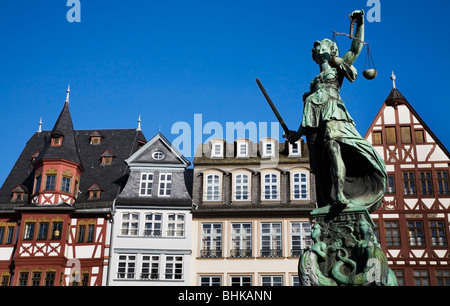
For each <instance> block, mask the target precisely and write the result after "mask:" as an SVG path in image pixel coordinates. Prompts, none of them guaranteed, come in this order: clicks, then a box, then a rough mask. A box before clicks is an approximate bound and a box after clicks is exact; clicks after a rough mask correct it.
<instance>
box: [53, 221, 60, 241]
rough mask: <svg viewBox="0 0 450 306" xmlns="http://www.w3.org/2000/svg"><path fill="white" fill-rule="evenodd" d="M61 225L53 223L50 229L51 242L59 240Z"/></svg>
mask: <svg viewBox="0 0 450 306" xmlns="http://www.w3.org/2000/svg"><path fill="white" fill-rule="evenodd" d="M62 227H63V223H62V222H59V221H58V222H53V228H52V233H51V234H52V240H60V239H61V232H62Z"/></svg>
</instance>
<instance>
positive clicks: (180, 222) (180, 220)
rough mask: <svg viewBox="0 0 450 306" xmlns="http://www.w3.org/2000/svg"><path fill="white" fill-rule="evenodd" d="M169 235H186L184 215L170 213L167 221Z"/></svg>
mask: <svg viewBox="0 0 450 306" xmlns="http://www.w3.org/2000/svg"><path fill="white" fill-rule="evenodd" d="M167 236H169V237H184V215H183V214H170V215H168V222H167Z"/></svg>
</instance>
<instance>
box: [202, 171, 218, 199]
mask: <svg viewBox="0 0 450 306" xmlns="http://www.w3.org/2000/svg"><path fill="white" fill-rule="evenodd" d="M220 178H221V175H219V174H206V175H205V181H204V184H205V186H204V200H205V201H220V198H221V197H220V191H221V188H220V181H221V179H220Z"/></svg>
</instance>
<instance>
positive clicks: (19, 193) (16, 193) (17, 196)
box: [11, 185, 25, 202]
mask: <svg viewBox="0 0 450 306" xmlns="http://www.w3.org/2000/svg"><path fill="white" fill-rule="evenodd" d="M12 194H13V196H12V199H11V200H12V201H18V202H20V201H24V200H25V187H23V186H22V185H19V186H17V187H16V188H14V189H13V191H12Z"/></svg>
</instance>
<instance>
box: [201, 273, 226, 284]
mask: <svg viewBox="0 0 450 306" xmlns="http://www.w3.org/2000/svg"><path fill="white" fill-rule="evenodd" d="M221 285H222V277H221V276H220V275H202V276H200V286H221Z"/></svg>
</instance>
